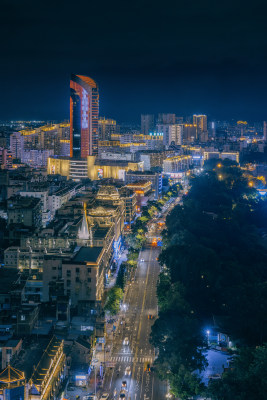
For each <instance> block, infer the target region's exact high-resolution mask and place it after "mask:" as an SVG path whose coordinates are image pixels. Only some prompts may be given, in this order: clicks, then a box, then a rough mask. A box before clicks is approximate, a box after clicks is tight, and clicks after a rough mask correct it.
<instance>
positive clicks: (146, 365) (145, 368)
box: [144, 362, 151, 372]
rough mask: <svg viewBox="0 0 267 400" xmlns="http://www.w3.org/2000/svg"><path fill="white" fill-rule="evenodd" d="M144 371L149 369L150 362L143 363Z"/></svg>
mask: <svg viewBox="0 0 267 400" xmlns="http://www.w3.org/2000/svg"><path fill="white" fill-rule="evenodd" d="M144 371H146V372H150V371H151V368H150V364H149V363H148V362H145V364H144Z"/></svg>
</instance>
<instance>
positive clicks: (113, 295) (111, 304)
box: [104, 286, 123, 315]
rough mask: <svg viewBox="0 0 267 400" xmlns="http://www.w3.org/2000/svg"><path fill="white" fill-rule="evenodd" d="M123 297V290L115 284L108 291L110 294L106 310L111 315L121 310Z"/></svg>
mask: <svg viewBox="0 0 267 400" xmlns="http://www.w3.org/2000/svg"><path fill="white" fill-rule="evenodd" d="M122 298H123V291H122V289H121V288H119V287H118V286H114V287H113V288H111V289H110V290H109V291H108V296H107V300H106V304H105V307H104V310H105V311H107V312H109V313H110V314H111V315H115V314H117V313H118V312H119V311H120V302H121V300H122Z"/></svg>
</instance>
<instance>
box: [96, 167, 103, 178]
mask: <svg viewBox="0 0 267 400" xmlns="http://www.w3.org/2000/svg"><path fill="white" fill-rule="evenodd" d="M97 177H98V178H99V179H101V178H103V169H102V168H98V170H97Z"/></svg>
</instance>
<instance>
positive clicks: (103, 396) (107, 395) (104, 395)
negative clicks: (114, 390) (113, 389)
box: [100, 393, 109, 400]
mask: <svg viewBox="0 0 267 400" xmlns="http://www.w3.org/2000/svg"><path fill="white" fill-rule="evenodd" d="M108 398H109V394H108V393H103V394H102V396H101V397H100V400H107V399H108Z"/></svg>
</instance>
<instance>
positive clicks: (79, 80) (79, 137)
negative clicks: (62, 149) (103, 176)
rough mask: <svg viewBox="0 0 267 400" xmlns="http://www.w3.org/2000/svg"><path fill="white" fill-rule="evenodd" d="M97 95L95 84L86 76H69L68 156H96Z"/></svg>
mask: <svg viewBox="0 0 267 400" xmlns="http://www.w3.org/2000/svg"><path fill="white" fill-rule="evenodd" d="M98 113H99V94H98V86H97V84H96V82H95V81H94V80H93V79H91V78H89V77H88V76H82V75H75V74H72V75H71V81H70V155H71V157H74V158H80V157H81V158H84V157H87V156H89V155H90V156H92V155H93V156H94V155H97V150H98Z"/></svg>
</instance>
